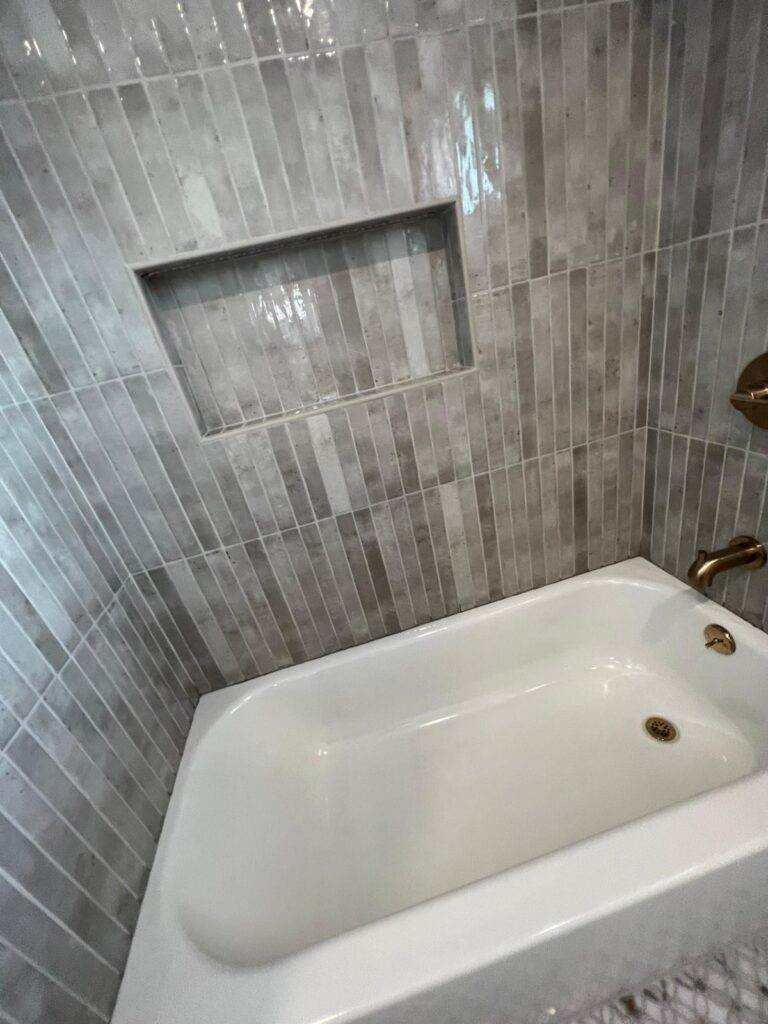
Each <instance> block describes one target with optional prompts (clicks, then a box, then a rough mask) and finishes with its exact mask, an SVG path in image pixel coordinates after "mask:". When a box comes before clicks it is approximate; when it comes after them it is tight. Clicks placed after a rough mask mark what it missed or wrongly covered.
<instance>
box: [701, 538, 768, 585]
mask: <svg viewBox="0 0 768 1024" xmlns="http://www.w3.org/2000/svg"><path fill="white" fill-rule="evenodd" d="M766 557H767V556H766V551H765V548H764V547H763V545H762V544H761V543H760V541H759V540H755V538H754V537H734V538H733V540H732V541H731V542H730V543H729V544H728V546H727V547H724V548H720V550H719V551H703V550H701V551H699V553H698V554H697V555H696V561H695V562H694V563H693V565H692V566H691V567H690V569H689V570H688V582H689V583H690V584H691V586H692V587H696V588H697V589H698V590H704V588H705V587H709V586H711V585H712V581H713V580H714V578H715V576H717V574H718V573H719V572H725V571H726V570H727V569H736V568H738V567H739V566H741V567H742V568H743V569H760V568H761V567H762V566H764V565H765V562H766Z"/></svg>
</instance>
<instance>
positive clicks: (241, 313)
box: [133, 202, 473, 437]
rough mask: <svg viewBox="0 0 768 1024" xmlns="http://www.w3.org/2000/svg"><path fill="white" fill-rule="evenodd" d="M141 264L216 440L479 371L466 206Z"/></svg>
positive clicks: (187, 388) (205, 425)
mask: <svg viewBox="0 0 768 1024" xmlns="http://www.w3.org/2000/svg"><path fill="white" fill-rule="evenodd" d="M133 269H134V270H135V272H136V273H137V274H138V276H139V278H140V279H141V282H142V285H143V287H144V289H145V294H146V296H147V300H148V304H149V307H150V310H151V313H152V315H153V316H154V318H155V322H156V324H157V327H158V330H159V333H160V336H161V337H162V339H163V342H164V344H165V347H166V350H167V352H168V356H169V358H170V361H171V363H172V365H173V367H174V369H175V371H176V373H177V375H178V377H179V381H180V383H181V385H182V387H183V389H184V392H185V393H186V395H187V397H188V399H189V402H190V404H191V406H192V409H193V411H194V413H195V416H196V418H197V421H198V423H199V425H200V431H201V434H202V435H203V436H204V437H213V436H217V435H221V434H223V433H226V432H229V431H232V430H240V429H243V428H245V427H259V426H269V425H271V424H274V423H278V422H284V421H286V420H290V419H294V418H299V417H304V416H311V415H313V414H315V413H318V412H323V411H327V410H329V409H332V408H334V407H337V406H339V405H344V404H348V403H352V402H362V401H367V400H369V399H371V398H374V397H377V396H379V395H386V394H389V393H391V392H393V391H400V390H403V389H405V388H409V387H415V386H418V385H419V384H424V383H427V382H430V381H434V380H439V379H442V378H445V377H450V376H455V375H457V374H462V373H466V372H467V371H468V370H470V369H472V367H473V355H472V342H471V337H470V325H469V313H468V309H467V300H466V290H465V279H464V270H463V265H462V258H461V246H460V242H459V232H458V226H457V222H456V209H455V204H454V203H452V202H451V203H441V204H437V205H434V206H429V207H423V208H419V209H417V210H412V211H407V212H404V213H398V214H393V215H390V216H387V217H382V218H377V219H373V220H366V221H360V222H356V223H353V224H344V225H339V226H335V227H333V228H326V229H323V230H322V231H315V232H308V233H304V234H295V235H287V236H279V237H275V238H272V239H269V240H267V241H264V242H256V243H253V244H248V245H243V246H240V247H237V248H233V249H229V250H217V251H216V252H209V253H207V254H200V255H195V254H191V255H189V256H185V257H181V258H175V259H173V260H169V261H168V262H166V263H154V264H144V265H141V266H135V267H134V268H133Z"/></svg>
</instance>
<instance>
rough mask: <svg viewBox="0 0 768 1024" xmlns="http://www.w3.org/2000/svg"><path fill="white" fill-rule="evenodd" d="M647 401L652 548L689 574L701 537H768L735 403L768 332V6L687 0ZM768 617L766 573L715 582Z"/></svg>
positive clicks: (752, 616)
mask: <svg viewBox="0 0 768 1024" xmlns="http://www.w3.org/2000/svg"><path fill="white" fill-rule="evenodd" d="M671 48H672V54H673V56H672V59H671V61H670V68H671V73H670V78H669V86H668V100H667V103H668V113H667V121H666V129H665V139H664V160H663V166H664V174H663V189H662V199H661V211H660V213H661V216H660V228H659V250H658V253H657V257H656V260H657V276H656V293H655V300H654V303H655V316H654V329H653V345H652V357H651V377H650V395H651V401H650V404H649V420H648V422H649V425H650V427H651V428H652V429H651V430H650V432H649V459H648V463H649V469H652V470H653V481H654V484H655V497H654V498H653V501H652V503H651V500H650V499H651V492H650V490H649V494H648V499H649V505H651V507H652V510H653V530H652V535H651V543H650V556H651V558H652V560H653V561H654V562H656V563H657V564H658V565H661V566H663V567H664V568H665V569H667V570H669V571H670V572H673V573H675V574H676V575H678V576H680V577H681V578H682V577H684V575H685V572H686V570H687V568H688V566H689V564H690V563H691V561H692V560H693V558H694V555H695V552H696V549H697V548H700V547H703V548H711V547H713V546H714V547H720V546H722V545H723V544H726V543H727V542H728V541H729V540H730V538H731V537H732V536H734V535H735V534H738V533H753V534H755V535H756V536H757V537H759V538H760V539H761V540H763V541H766V540H768V506H766V503H765V488H766V481H767V480H768V434H766V432H765V431H764V430H760V429H758V428H754V427H752V426H751V425H750V424H749V423H748V422H747V420H746V419H744V417H742V416H741V415H740V414H739V413H737V412H736V411H735V410H734V409H733V408H732V407H731V405H730V404H729V401H728V398H729V396H730V395H731V393H732V392H733V391H735V390H736V381H737V378H738V376H739V373H740V372H741V370H742V369H743V367H744V366H745V365H746V364H747V363H748V362H749V361H750V360H751V359H753V358H754V357H755V356H757V355H759V354H760V353H762V352H764V351H765V350H766V348H768V345H767V344H766V330H768V224H767V223H766V220H767V219H768V195H767V194H766V177H765V170H766V166H765V165H766V145H767V143H768V10H767V9H766V5H765V4H764V3H753V2H751V0H733V2H725V3H723V2H712V3H708V2H697V3H688V4H686V3H679V2H678V3H676V4H675V5H674V9H673V17H672V37H671ZM711 594H712V596H713V597H714V598H715V600H718V601H721V602H723V603H724V604H725V605H726V606H727V607H729V608H731V609H732V610H733V611H735V612H737V613H739V614H740V615H743V616H744V617H745V618H747V619H749V621H750V622H753V623H754V624H755V625H758V626H761V627H762V628H768V578H766V574H765V573H755V574H754V575H751V574H746V573H744V574H741V575H739V574H734V575H733V576H732V577H731V578H730V579H724V578H723V577H720V579H718V580H716V581H715V585H714V587H713V588H712V591H711Z"/></svg>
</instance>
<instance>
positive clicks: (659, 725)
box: [645, 715, 680, 743]
mask: <svg viewBox="0 0 768 1024" xmlns="http://www.w3.org/2000/svg"><path fill="white" fill-rule="evenodd" d="M645 731H646V732H647V733H648V735H649V736H650V737H651V739H654V740H658V741H659V743H674V741H675V740H676V739H677V737H678V736H679V735H680V733H679V732H678V731H677V726H676V725H673V723H672V722H670V720H669V719H668V718H662V716H661V715H651V717H650V718H646V720H645Z"/></svg>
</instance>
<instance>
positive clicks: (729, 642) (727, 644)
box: [704, 622, 736, 654]
mask: <svg viewBox="0 0 768 1024" xmlns="http://www.w3.org/2000/svg"><path fill="white" fill-rule="evenodd" d="M704 646H705V647H707V648H708V649H709V650H710V651H717V653H718V654H733V652H734V651H735V650H736V641H735V640H734V639H733V636H732V635H731V633H730V632H729V631H728V630H727V629H726V628H725V626H719V625H718V624H717V623H716V622H710V624H709V625H708V626H705V627H704Z"/></svg>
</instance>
